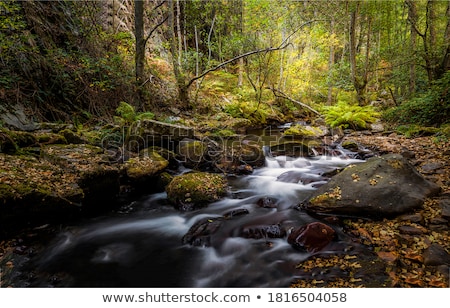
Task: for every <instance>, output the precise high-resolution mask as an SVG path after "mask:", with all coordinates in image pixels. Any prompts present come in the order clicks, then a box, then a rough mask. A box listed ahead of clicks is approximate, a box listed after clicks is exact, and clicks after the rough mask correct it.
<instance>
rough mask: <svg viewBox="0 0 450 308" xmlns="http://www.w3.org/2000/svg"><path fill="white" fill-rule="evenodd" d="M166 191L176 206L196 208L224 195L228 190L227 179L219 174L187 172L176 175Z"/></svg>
mask: <svg viewBox="0 0 450 308" xmlns="http://www.w3.org/2000/svg"><path fill="white" fill-rule="evenodd" d="M166 192H167V198H168V200H169V201H170V202H171V203H172V204H174V205H175V206H176V207H178V208H186V209H188V210H189V209H195V208H198V207H203V206H206V205H207V204H208V203H211V202H214V201H218V200H219V199H220V198H221V197H223V196H224V195H225V194H226V192H227V181H226V179H225V178H224V177H223V176H221V175H219V174H213V173H207V172H192V173H185V174H182V175H179V176H175V177H174V178H173V180H172V181H171V182H170V183H169V185H167V187H166Z"/></svg>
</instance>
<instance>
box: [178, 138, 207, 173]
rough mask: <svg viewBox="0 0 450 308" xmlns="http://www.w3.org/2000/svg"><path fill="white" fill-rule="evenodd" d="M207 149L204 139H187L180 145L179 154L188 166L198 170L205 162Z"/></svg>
mask: <svg viewBox="0 0 450 308" xmlns="http://www.w3.org/2000/svg"><path fill="white" fill-rule="evenodd" d="M207 149H208V146H207V144H206V143H204V142H202V141H199V140H191V139H185V140H183V141H181V142H180V144H179V146H178V154H179V156H180V160H181V161H182V162H183V163H184V165H185V166H186V167H188V168H192V169H197V170H198V169H200V167H201V166H202V165H203V164H204V163H205V156H206V152H207Z"/></svg>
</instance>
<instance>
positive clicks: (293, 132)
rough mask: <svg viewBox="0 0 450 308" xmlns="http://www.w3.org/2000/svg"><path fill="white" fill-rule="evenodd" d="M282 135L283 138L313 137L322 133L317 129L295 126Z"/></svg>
mask: <svg viewBox="0 0 450 308" xmlns="http://www.w3.org/2000/svg"><path fill="white" fill-rule="evenodd" d="M283 134H284V135H285V136H301V137H315V136H320V135H321V134H323V131H322V130H321V129H320V128H318V127H312V126H308V127H306V126H303V125H299V124H295V125H293V126H291V127H289V128H288V129H287V130H285V131H284V133H283Z"/></svg>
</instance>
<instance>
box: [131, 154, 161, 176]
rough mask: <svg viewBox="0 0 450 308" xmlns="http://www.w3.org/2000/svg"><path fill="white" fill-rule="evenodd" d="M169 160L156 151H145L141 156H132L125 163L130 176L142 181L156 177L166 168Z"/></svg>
mask: <svg viewBox="0 0 450 308" xmlns="http://www.w3.org/2000/svg"><path fill="white" fill-rule="evenodd" d="M168 165H169V162H168V161H167V160H166V159H164V158H163V157H162V156H161V155H159V154H158V153H156V152H155V151H145V152H143V155H142V156H140V157H135V158H131V159H130V160H128V161H127V162H126V163H125V171H126V174H127V176H128V178H130V179H132V180H133V181H140V180H144V179H147V178H149V177H154V176H155V175H157V174H158V173H159V172H161V171H162V170H164V169H165V168H166V167H167V166H168Z"/></svg>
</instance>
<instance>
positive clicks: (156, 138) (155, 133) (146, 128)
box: [128, 119, 194, 148]
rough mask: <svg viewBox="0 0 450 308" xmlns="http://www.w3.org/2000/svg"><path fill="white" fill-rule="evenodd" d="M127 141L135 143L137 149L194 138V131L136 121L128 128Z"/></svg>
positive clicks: (186, 128) (163, 124) (147, 120)
mask: <svg viewBox="0 0 450 308" xmlns="http://www.w3.org/2000/svg"><path fill="white" fill-rule="evenodd" d="M128 138H129V140H130V141H133V142H134V143H137V144H138V145H139V148H146V147H149V146H151V145H155V146H158V145H162V144H170V143H171V142H179V141H181V140H183V139H185V138H189V139H193V138H194V129H193V128H191V127H187V126H183V125H176V124H169V123H165V122H160V121H156V120H150V119H145V120H141V121H137V122H136V123H135V124H133V125H132V127H130V135H129V137H128Z"/></svg>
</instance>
